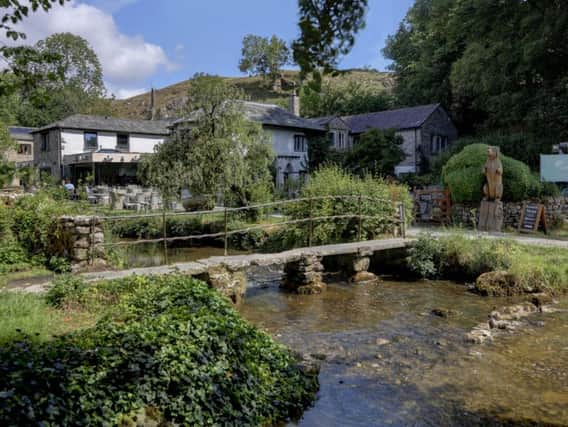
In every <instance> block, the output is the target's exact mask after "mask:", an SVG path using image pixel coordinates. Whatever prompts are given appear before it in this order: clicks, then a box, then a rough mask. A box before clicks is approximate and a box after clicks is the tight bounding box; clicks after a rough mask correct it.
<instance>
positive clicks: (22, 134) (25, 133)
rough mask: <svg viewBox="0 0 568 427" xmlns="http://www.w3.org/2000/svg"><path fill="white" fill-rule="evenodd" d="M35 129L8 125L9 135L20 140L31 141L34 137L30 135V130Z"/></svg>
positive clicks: (33, 129)
mask: <svg viewBox="0 0 568 427" xmlns="http://www.w3.org/2000/svg"><path fill="white" fill-rule="evenodd" d="M35 130H36V128H28V127H22V126H8V132H10V136H11V137H12V138H14V139H18V140H21V141H33V139H34V137H33V135H32V132H33V131H35Z"/></svg>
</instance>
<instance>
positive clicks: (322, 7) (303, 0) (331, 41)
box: [292, 0, 368, 88]
mask: <svg viewBox="0 0 568 427" xmlns="http://www.w3.org/2000/svg"><path fill="white" fill-rule="evenodd" d="M367 3H368V0H299V1H298V5H299V9H300V20H299V23H298V26H299V27H300V37H299V38H298V39H297V40H296V41H294V42H293V44H292V49H293V53H294V62H296V63H297V64H298V65H299V66H300V70H301V74H302V76H306V75H308V74H310V73H311V74H312V75H313V77H314V80H313V82H312V87H314V88H317V87H318V85H319V84H321V74H322V72H323V73H324V74H326V73H329V72H332V71H334V70H335V68H336V66H337V62H338V60H339V56H340V55H345V54H347V53H349V51H350V50H351V48H352V47H353V44H354V43H355V35H356V34H357V32H358V31H359V30H361V29H362V28H363V27H364V26H365V13H366V11H367Z"/></svg>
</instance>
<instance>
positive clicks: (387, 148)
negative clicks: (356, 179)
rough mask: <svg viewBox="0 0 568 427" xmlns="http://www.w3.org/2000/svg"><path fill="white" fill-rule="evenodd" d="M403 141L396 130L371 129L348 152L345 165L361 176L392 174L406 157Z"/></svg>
mask: <svg viewBox="0 0 568 427" xmlns="http://www.w3.org/2000/svg"><path fill="white" fill-rule="evenodd" d="M402 143H403V139H402V137H401V136H399V135H396V133H395V131H394V130H386V131H383V130H380V129H371V130H369V131H367V132H365V133H363V134H362V135H361V136H360V139H359V141H358V142H357V144H355V145H354V146H353V148H352V149H351V150H350V151H349V152H348V153H347V155H346V157H345V161H344V166H345V168H347V169H348V170H350V171H352V172H353V173H354V174H356V175H359V176H364V175H368V174H370V175H374V176H378V175H382V176H392V175H394V168H395V166H396V165H398V164H399V163H400V162H402V161H403V160H404V159H405V158H406V154H404V151H403V150H402Z"/></svg>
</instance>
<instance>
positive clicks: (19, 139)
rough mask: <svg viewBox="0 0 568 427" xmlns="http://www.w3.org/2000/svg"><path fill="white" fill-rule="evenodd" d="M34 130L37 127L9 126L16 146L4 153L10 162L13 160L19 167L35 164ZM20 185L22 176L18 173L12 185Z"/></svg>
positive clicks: (9, 131)
mask: <svg viewBox="0 0 568 427" xmlns="http://www.w3.org/2000/svg"><path fill="white" fill-rule="evenodd" d="M34 130H35V128H29V127H21V126H9V127H8V133H9V134H10V138H12V140H13V141H14V143H15V144H16V146H15V148H13V149H10V150H8V151H7V152H6V153H2V154H3V156H4V158H5V159H6V160H7V161H8V162H13V163H14V164H15V165H16V167H17V168H25V167H30V166H33V160H34V145H33V135H32V132H33V131H34ZM20 185H21V183H20V178H18V176H17V175H16V176H14V178H13V180H12V182H11V183H10V187H18V186H20Z"/></svg>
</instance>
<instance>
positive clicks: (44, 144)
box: [41, 133, 49, 151]
mask: <svg viewBox="0 0 568 427" xmlns="http://www.w3.org/2000/svg"><path fill="white" fill-rule="evenodd" d="M41 151H49V133H42V134H41Z"/></svg>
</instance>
